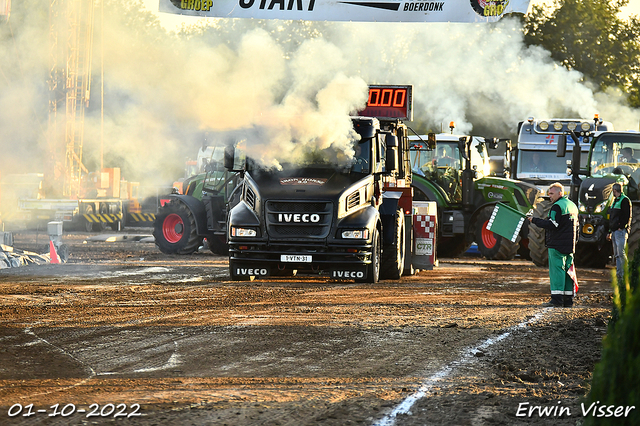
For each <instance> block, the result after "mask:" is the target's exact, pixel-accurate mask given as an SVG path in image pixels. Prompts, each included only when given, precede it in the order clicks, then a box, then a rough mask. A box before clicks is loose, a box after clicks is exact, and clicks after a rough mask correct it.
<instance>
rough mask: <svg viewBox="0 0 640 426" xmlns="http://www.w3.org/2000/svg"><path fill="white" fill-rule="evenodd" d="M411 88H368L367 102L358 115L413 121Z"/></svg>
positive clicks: (392, 86)
mask: <svg viewBox="0 0 640 426" xmlns="http://www.w3.org/2000/svg"><path fill="white" fill-rule="evenodd" d="M412 89H413V86H394V85H388V86H369V100H368V101H367V106H366V108H365V109H364V110H362V111H359V112H358V115H360V116H363V117H378V118H398V119H401V120H404V119H407V120H409V121H411V120H412V119H413V113H412V111H411V109H412V105H411V104H412V99H411V91H412Z"/></svg>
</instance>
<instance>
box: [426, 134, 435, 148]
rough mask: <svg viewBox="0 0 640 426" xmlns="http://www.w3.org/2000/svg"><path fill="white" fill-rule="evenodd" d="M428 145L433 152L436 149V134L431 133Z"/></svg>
mask: <svg viewBox="0 0 640 426" xmlns="http://www.w3.org/2000/svg"><path fill="white" fill-rule="evenodd" d="M427 145H428V146H429V149H430V150H431V151H433V150H435V149H436V134H435V133H429V134H428V135H427Z"/></svg>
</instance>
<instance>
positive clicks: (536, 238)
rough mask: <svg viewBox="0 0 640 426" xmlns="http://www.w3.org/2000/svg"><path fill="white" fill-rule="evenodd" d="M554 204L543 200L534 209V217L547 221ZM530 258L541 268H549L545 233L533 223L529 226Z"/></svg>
mask: <svg viewBox="0 0 640 426" xmlns="http://www.w3.org/2000/svg"><path fill="white" fill-rule="evenodd" d="M552 205H553V203H552V202H551V200H543V201H540V202H538V203H536V205H535V207H534V208H533V217H538V218H541V219H546V218H547V217H548V216H549V210H551V206H552ZM529 256H531V261H532V262H533V263H534V264H535V265H536V266H540V267H547V266H549V252H548V251H547V246H546V244H545V232H544V229H543V228H540V227H538V226H536V225H534V224H532V223H530V224H529Z"/></svg>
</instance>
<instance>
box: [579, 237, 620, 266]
mask: <svg viewBox="0 0 640 426" xmlns="http://www.w3.org/2000/svg"><path fill="white" fill-rule="evenodd" d="M612 254H613V248H612V246H611V242H609V241H607V242H606V243H605V244H604V245H603V246H602V247H598V244H596V243H591V244H585V243H580V242H578V244H576V253H575V256H574V262H575V264H576V266H578V267H581V268H594V269H604V268H606V266H607V264H608V263H609V262H610V261H611V256H612Z"/></svg>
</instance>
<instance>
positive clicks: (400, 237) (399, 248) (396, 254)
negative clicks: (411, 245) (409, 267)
mask: <svg viewBox="0 0 640 426" xmlns="http://www.w3.org/2000/svg"><path fill="white" fill-rule="evenodd" d="M405 253H406V250H405V246H404V212H403V211H402V209H398V211H396V217H395V228H394V230H393V244H385V246H384V250H383V251H382V261H381V264H380V275H381V276H382V277H383V278H389V279H392V280H397V279H400V277H401V276H402V273H403V272H404V257H405Z"/></svg>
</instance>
